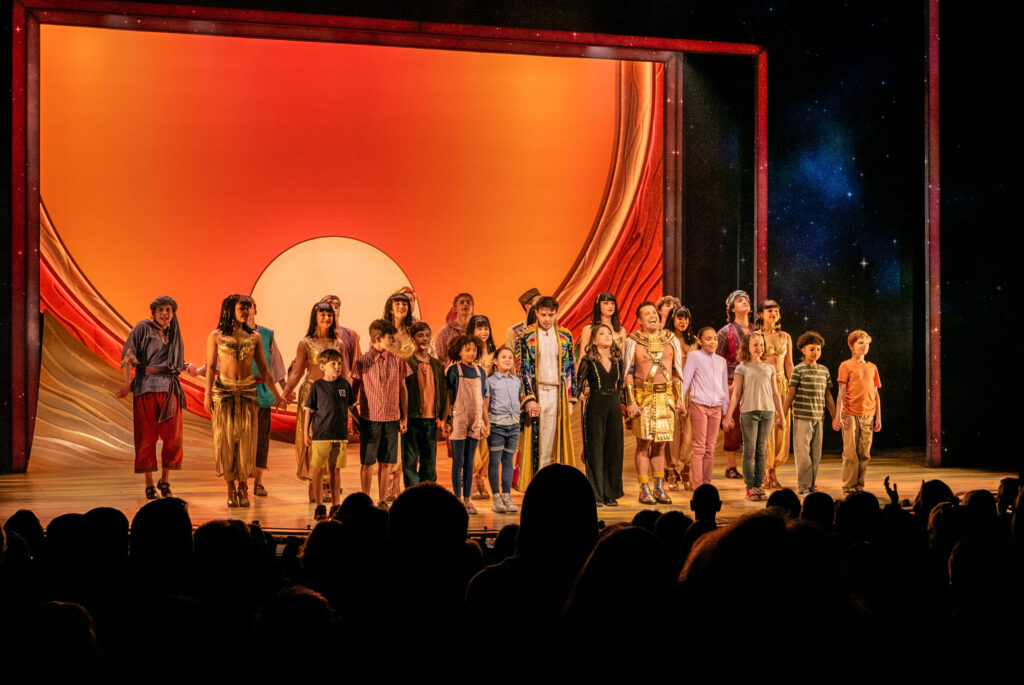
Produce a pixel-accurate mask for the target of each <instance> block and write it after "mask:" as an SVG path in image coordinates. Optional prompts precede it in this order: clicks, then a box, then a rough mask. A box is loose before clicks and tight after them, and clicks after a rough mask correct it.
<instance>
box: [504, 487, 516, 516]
mask: <svg viewBox="0 0 1024 685" xmlns="http://www.w3.org/2000/svg"><path fill="white" fill-rule="evenodd" d="M501 498H502V499H503V500H505V511H507V512H508V513H510V514H514V513H516V512H517V511H519V507H517V506H516V505H515V503H514V502H513V501H512V493H511V492H506V493H504V494H503V495H502V496H501Z"/></svg>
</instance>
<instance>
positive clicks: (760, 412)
mask: <svg viewBox="0 0 1024 685" xmlns="http://www.w3.org/2000/svg"><path fill="white" fill-rule="evenodd" d="M764 348H765V344H764V335H763V334H762V333H761V332H760V331H754V332H752V333H750V334H749V335H748V336H747V337H745V338H744V339H743V347H742V348H740V364H739V366H737V367H736V373H735V375H734V376H733V383H732V401H731V402H730V403H729V409H728V411H726V413H725V419H723V420H722V428H724V429H726V430H729V429H730V428H732V424H733V418H732V413H733V410H735V409H736V408H737V407H738V408H739V410H740V425H741V426H742V429H743V479H744V481H745V482H746V486H747V499H748V500H751V501H753V502H758V501H761V500H765V499H768V498H767V496H766V495H765V494H764V490H763V489H762V488H761V483H762V481H763V480H764V461H765V449H766V447H767V445H768V435H769V434H770V433H771V429H772V423H775V424H776V425H780V424H781V426H782V428H783V429H785V424H786V417H785V416H784V415H783V412H782V398H781V397H779V391H778V390H777V389H776V387H775V367H774V366H773V365H771V364H766V363H764V362H763V361H761V359H762V358H763V357H764Z"/></svg>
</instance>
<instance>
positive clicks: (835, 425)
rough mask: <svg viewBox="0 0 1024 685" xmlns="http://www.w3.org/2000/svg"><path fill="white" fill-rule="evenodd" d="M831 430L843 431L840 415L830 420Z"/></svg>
mask: <svg viewBox="0 0 1024 685" xmlns="http://www.w3.org/2000/svg"><path fill="white" fill-rule="evenodd" d="M832 430H837V431H841V430H843V417H842V415H841V414H838V413H837V414H836V417H835V418H834V419H832Z"/></svg>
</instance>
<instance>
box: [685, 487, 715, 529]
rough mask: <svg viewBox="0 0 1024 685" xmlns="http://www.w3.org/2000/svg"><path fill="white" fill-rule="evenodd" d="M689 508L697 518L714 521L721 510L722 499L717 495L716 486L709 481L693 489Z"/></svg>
mask: <svg viewBox="0 0 1024 685" xmlns="http://www.w3.org/2000/svg"><path fill="white" fill-rule="evenodd" d="M690 509H692V510H693V515H694V516H695V517H696V518H697V520H698V521H699V520H708V521H714V520H715V517H716V516H717V515H718V512H720V511H721V510H722V499H721V497H719V496H718V488H716V487H715V486H714V485H712V484H711V483H704V484H703V485H700V486H698V487H697V489H696V490H694V491H693V497H692V498H690Z"/></svg>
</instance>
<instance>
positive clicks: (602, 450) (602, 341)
mask: <svg viewBox="0 0 1024 685" xmlns="http://www.w3.org/2000/svg"><path fill="white" fill-rule="evenodd" d="M576 378H577V383H579V393H578V396H579V395H582V394H583V392H584V391H586V392H587V400H586V405H585V406H584V409H583V461H584V463H585V464H586V468H587V477H588V478H589V479H590V483H591V485H593V487H594V499H595V500H596V502H597V506H599V507H600V506H604V505H607V506H612V507H614V506H618V502H617V501H616V500H617V499H619V498H620V497H622V494H623V492H622V403H621V402H620V399H619V397H620V396H619V392H620V391H621V390H622V357H621V354H620V352H619V348H618V345H616V344H615V341H614V340H613V338H612V330H611V329H610V328H609V327H608V326H606V325H604V324H599V325H597V326H595V327H594V328H593V330H592V331H591V335H590V344H588V345H587V349H585V350H583V354H582V356H581V359H580V365H579V369H578V370H577V372H576Z"/></svg>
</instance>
